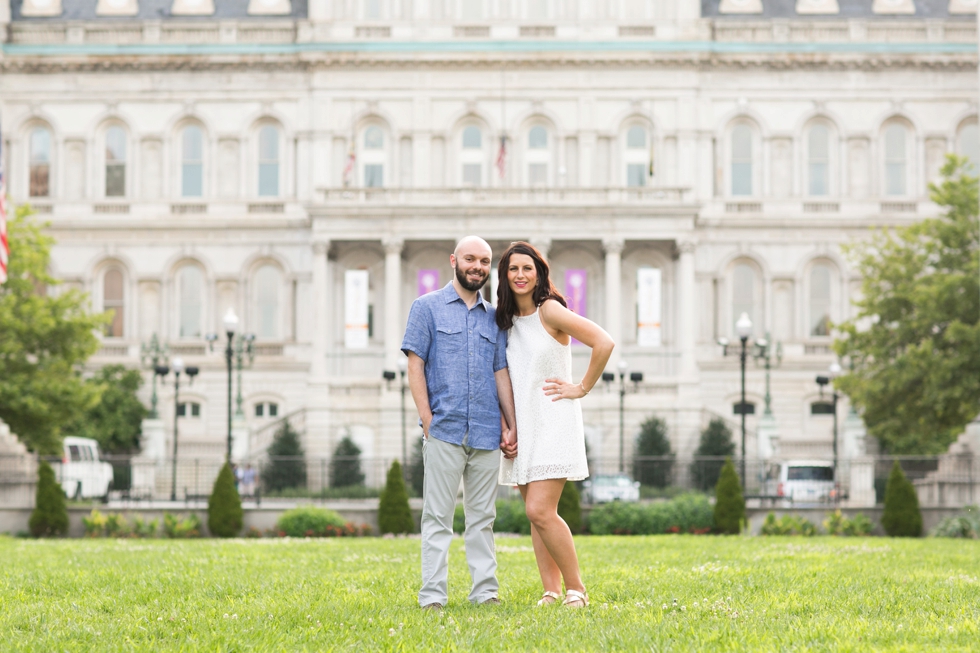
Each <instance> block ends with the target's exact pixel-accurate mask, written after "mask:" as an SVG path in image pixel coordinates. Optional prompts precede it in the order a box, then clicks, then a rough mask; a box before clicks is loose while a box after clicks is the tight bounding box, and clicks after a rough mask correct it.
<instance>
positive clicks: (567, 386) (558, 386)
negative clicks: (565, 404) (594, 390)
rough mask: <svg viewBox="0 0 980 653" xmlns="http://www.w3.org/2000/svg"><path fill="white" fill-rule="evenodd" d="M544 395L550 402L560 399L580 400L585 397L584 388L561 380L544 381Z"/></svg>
mask: <svg viewBox="0 0 980 653" xmlns="http://www.w3.org/2000/svg"><path fill="white" fill-rule="evenodd" d="M544 382H545V386H544V393H545V394H546V395H547V396H549V397H551V400H552V401H560V400H562V399H581V398H582V397H584V396H585V394H586V393H585V388H583V387H582V385H581V384H579V383H569V382H568V381H563V380H561V379H545V380H544Z"/></svg>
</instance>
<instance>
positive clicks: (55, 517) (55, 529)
mask: <svg viewBox="0 0 980 653" xmlns="http://www.w3.org/2000/svg"><path fill="white" fill-rule="evenodd" d="M37 477H38V481H37V495H36V498H35V501H34V511H33V512H32V513H31V518H30V520H29V521H28V522H27V524H28V527H29V528H30V529H31V535H33V536H34V537H57V536H59V535H67V534H68V506H67V505H66V504H65V493H64V492H63V491H62V489H61V486H60V485H59V484H58V481H57V479H55V476H54V470H53V469H51V465H49V464H48V463H46V462H44V461H43V460H42V461H41V464H40V465H38V468H37Z"/></svg>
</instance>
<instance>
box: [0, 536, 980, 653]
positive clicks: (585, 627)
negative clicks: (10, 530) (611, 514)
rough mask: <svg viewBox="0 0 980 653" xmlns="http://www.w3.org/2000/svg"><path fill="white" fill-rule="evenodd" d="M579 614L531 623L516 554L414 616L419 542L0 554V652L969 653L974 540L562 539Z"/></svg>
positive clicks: (526, 562)
mask: <svg viewBox="0 0 980 653" xmlns="http://www.w3.org/2000/svg"><path fill="white" fill-rule="evenodd" d="M577 545H578V550H579V555H580V557H581V561H582V566H583V569H584V575H585V579H586V584H587V585H588V587H589V593H590V595H591V598H592V606H591V607H590V608H588V609H587V610H584V611H572V610H567V609H563V608H561V607H559V606H552V607H548V608H536V607H535V606H534V602H535V601H536V600H537V598H538V592H539V584H538V578H537V572H536V569H535V566H534V556H533V553H532V552H531V547H530V539H529V538H501V539H498V540H497V550H498V562H499V577H500V581H501V599H502V600H503V602H504V603H503V605H501V606H495V607H473V606H471V605H469V603H467V602H466V593H467V591H468V584H469V576H468V572H467V569H466V565H465V559H464V556H463V543H462V540H458V539H457V540H455V541H454V543H453V549H452V554H451V558H450V564H451V568H450V605H449V607H448V609H446V610H445V611H444V612H443V613H442V614H438V613H431V612H422V611H421V610H419V609H418V608H417V607H416V603H415V592H416V590H417V588H418V575H419V572H418V570H419V562H418V558H419V540H418V539H396V540H390V539H389V540H384V539H375V538H364V539H321V540H307V541H304V540H273V539H265V540H235V541H217V540H197V541H168V540H60V541H32V540H19V539H11V538H0V650H2V651H5V652H6V651H73V652H74V651H116V650H119V651H125V650H143V651H170V650H173V651H197V650H201V651H278V650H283V651H323V650H357V651H371V650H406V651H408V650H421V649H428V650H484V651H494V652H496V651H502V650H541V651H565V650H594V651H613V650H658V651H659V650H674V651H690V650H759V651H777V650H833V651H839V650H855V651H867V650H924V649H931V650H940V649H941V650H944V651H949V650H970V649H973V650H976V648H977V647H978V642H980V626H978V624H980V541H964V540H926V539H923V540H888V539H878V538H869V539H834V538H824V537H821V538H812V539H800V538H762V537H755V538H741V537H728V538H722V537H710V536H683V535H671V536H655V537H582V538H578V540H577Z"/></svg>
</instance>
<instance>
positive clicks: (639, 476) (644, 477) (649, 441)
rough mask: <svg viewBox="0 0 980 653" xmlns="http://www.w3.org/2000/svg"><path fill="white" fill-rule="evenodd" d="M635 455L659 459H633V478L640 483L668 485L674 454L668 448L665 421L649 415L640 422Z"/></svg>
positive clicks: (668, 440)
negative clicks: (657, 458)
mask: <svg viewBox="0 0 980 653" xmlns="http://www.w3.org/2000/svg"><path fill="white" fill-rule="evenodd" d="M636 456H637V457H646V456H649V457H659V458H661V459H660V460H634V461H633V478H635V479H636V480H638V481H639V482H640V484H641V485H647V486H652V487H657V488H664V487H667V486H668V485H670V479H671V472H672V471H673V468H674V454H673V452H671V450H670V438H668V437H667V422H666V421H665V420H663V419H661V418H660V417H657V416H651V417H649V418H648V419H647V420H646V421H645V422H643V423H642V424H640V435H639V436H637V438H636Z"/></svg>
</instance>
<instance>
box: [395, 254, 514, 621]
mask: <svg viewBox="0 0 980 653" xmlns="http://www.w3.org/2000/svg"><path fill="white" fill-rule="evenodd" d="M491 256H492V253H491V251H490V245H488V244H487V242H486V241H485V240H483V239H482V238H477V237H476V236H469V237H467V238H464V239H463V240H461V241H459V244H457V245H456V249H455V251H454V252H453V254H452V255H451V256H450V257H449V264H450V265H451V266H452V267H453V270H454V276H453V280H452V282H450V283H449V284H447V285H446V287H445V288H443V289H442V290H437V291H434V292H431V293H429V294H427V295H423V296H422V297H419V298H418V299H416V300H415V302H414V303H413V304H412V310H411V312H410V313H409V316H408V327H407V329H406V330H405V339H404V341H403V342H402V351H403V352H405V354H406V355H407V356H408V384H409V388H411V391H412V398H413V399H414V400H415V406H416V408H418V411H419V418H420V424H421V426H422V437H423V441H422V461H423V464H424V466H425V480H424V482H423V488H422V589H421V590H419V596H418V600H419V605H420V606H422V607H423V608H429V609H436V610H439V609H442V607H443V606H445V605H446V601H447V600H448V596H449V595H448V589H447V578H448V575H449V545H450V542H451V541H452V536H453V513H454V512H455V508H456V493H457V491H458V490H459V482H460V479H461V478H462V480H463V508H464V512H465V514H466V533H465V536H464V537H465V541H466V562H467V563H468V564H469V567H470V576H471V577H472V579H473V588H472V589H471V590H470V595H469V600H470V601H471V602H472V603H478V604H485V603H500V600H499V599H498V597H497V590H498V587H499V585H498V583H497V576H496V572H497V559H496V553H495V550H494V544H493V520H494V518H495V517H496V516H497V511H496V503H495V500H496V496H497V474H498V471H499V468H500V450H503V452H504V455H505V456H506V457H508V458H513V457H514V456H516V455H517V427H516V423H515V418H514V393H513V390H512V389H511V385H510V375H509V374H508V372H507V334H506V333H505V332H501V331H500V330H499V329H498V328H497V324H496V321H495V318H494V309H493V306H492V305H491V304H490V303H489V302H486V301H484V300H483V298H482V297H480V293H479V291H480V288H482V287H483V285H484V284H485V283H486V282H487V279H489V278H490V261H491ZM501 415H502V417H501Z"/></svg>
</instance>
